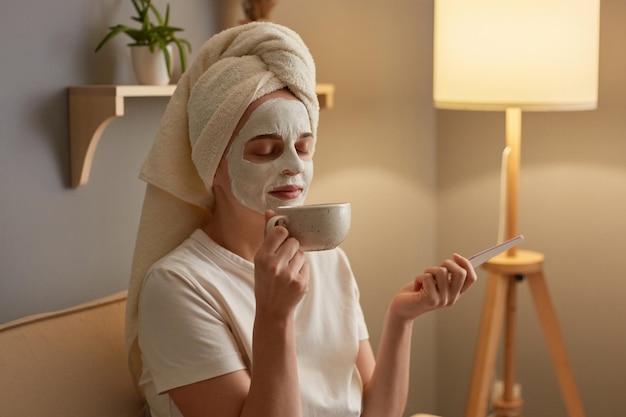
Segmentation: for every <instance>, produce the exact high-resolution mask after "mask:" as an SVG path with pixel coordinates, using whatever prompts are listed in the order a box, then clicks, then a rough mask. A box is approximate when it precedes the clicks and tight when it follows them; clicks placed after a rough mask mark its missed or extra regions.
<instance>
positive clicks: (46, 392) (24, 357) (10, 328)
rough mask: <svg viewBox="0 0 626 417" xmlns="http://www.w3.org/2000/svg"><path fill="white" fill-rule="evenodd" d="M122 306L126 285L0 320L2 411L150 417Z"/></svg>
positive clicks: (25, 416)
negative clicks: (131, 367)
mask: <svg viewBox="0 0 626 417" xmlns="http://www.w3.org/2000/svg"><path fill="white" fill-rule="evenodd" d="M125 307H126V291H124V292H120V293H117V294H114V295H111V296H109V297H105V298H101V299H98V300H95V301H92V302H89V303H86V304H83V305H80V306H77V307H73V308H69V309H67V310H61V311H55V312H51V313H44V314H38V315H34V316H30V317H25V318H23V319H19V320H15V321H13V322H9V323H6V324H3V325H0V416H3V417H4V416H7V417H9V416H10V417H48V416H49V417H113V416H114V417H140V416H147V415H149V413H147V411H146V410H147V407H146V406H145V403H144V401H143V400H142V399H141V397H140V396H139V394H138V393H137V391H136V390H135V387H134V385H133V383H132V380H131V376H130V373H129V371H128V367H127V363H126V353H125V349H124V314H125V313H124V312H125ZM413 417H437V416H432V415H430V414H415V415H414V416H413Z"/></svg>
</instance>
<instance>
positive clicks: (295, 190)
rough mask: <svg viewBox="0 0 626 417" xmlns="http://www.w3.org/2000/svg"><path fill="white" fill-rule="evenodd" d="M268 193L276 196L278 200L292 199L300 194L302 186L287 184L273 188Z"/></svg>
mask: <svg viewBox="0 0 626 417" xmlns="http://www.w3.org/2000/svg"><path fill="white" fill-rule="evenodd" d="M269 193H270V195H272V196H273V197H276V198H278V199H280V200H293V199H295V198H298V197H300V194H302V187H298V186H296V185H287V186H284V187H277V188H274V189H273V190H272V191H270V192H269Z"/></svg>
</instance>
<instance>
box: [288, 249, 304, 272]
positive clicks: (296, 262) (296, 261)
mask: <svg viewBox="0 0 626 417" xmlns="http://www.w3.org/2000/svg"><path fill="white" fill-rule="evenodd" d="M305 262H306V257H305V256H304V252H302V251H301V250H298V251H296V253H295V254H294V255H293V256H292V257H291V259H290V260H289V267H290V268H292V269H293V270H294V271H297V272H298V274H301V273H302V268H303V267H304V264H305Z"/></svg>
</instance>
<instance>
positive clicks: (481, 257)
mask: <svg viewBox="0 0 626 417" xmlns="http://www.w3.org/2000/svg"><path fill="white" fill-rule="evenodd" d="M522 240H524V236H523V235H518V236H515V237H514V238H512V239H509V240H507V241H506V242H502V243H500V244H498V245H495V246H492V247H490V248H489V249H485V250H484V251H481V252H478V253H477V254H476V255H474V256H472V257H470V258H467V259H468V260H469V261H470V263H471V264H472V266H473V267H474V268H477V267H479V266H480V265H482V264H484V263H485V262H487V261H488V260H489V259H491V258H493V257H494V256H496V255H498V254H500V253H502V252H504V251H505V250H508V249H511V248H512V247H513V246H516V245H519V244H520V243H521V242H522Z"/></svg>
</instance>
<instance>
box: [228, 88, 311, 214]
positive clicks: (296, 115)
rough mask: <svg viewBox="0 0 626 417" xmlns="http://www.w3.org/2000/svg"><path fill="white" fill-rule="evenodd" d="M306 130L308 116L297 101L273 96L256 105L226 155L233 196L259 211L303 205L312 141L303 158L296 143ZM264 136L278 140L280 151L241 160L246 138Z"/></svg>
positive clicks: (308, 125) (308, 126)
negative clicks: (280, 143) (280, 144)
mask: <svg viewBox="0 0 626 417" xmlns="http://www.w3.org/2000/svg"><path fill="white" fill-rule="evenodd" d="M310 133H311V123H310V121H309V115H308V113H307V111H306V107H305V106H304V104H302V103H301V102H300V101H298V100H289V99H285V98H276V99H271V100H268V101H266V102H264V103H263V104H261V105H260V106H259V107H257V108H256V109H255V110H254V111H253V112H252V113H251V114H250V118H249V119H248V120H247V122H246V124H245V125H244V126H243V128H242V129H241V131H240V132H239V134H238V135H237V137H236V138H235V139H234V140H233V142H232V144H231V147H230V150H229V152H228V155H227V157H226V158H227V161H228V174H229V176H230V181H231V189H232V193H233V195H234V196H235V198H236V199H237V200H238V201H239V202H240V203H241V204H243V205H244V206H246V207H248V208H250V209H251V210H254V211H256V212H257V213H261V214H263V213H265V210H275V209H276V208H277V207H278V206H292V205H301V204H303V203H304V199H305V197H306V194H307V192H308V189H309V184H310V183H311V180H312V179H313V161H312V160H311V153H312V152H313V148H314V143H311V144H310V153H309V155H308V157H307V158H304V159H303V156H301V155H300V154H299V152H298V149H297V148H296V142H297V141H298V139H300V138H302V137H303V136H306V135H307V134H308V135H310ZM268 137H272V138H274V139H276V138H278V139H280V140H282V142H283V143H282V146H281V147H280V148H281V152H279V153H277V154H275V155H272V156H271V157H270V156H268V157H264V158H260V160H259V161H249V160H246V159H244V150H245V147H246V144H247V143H248V141H251V140H266V139H264V138H268Z"/></svg>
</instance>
